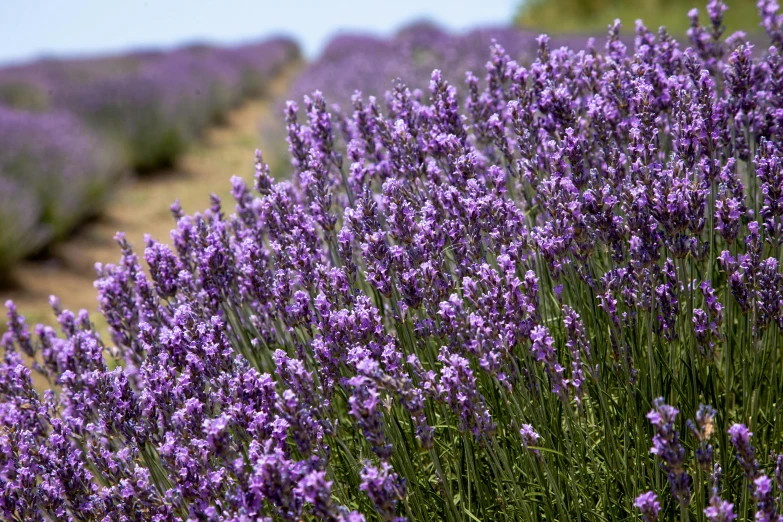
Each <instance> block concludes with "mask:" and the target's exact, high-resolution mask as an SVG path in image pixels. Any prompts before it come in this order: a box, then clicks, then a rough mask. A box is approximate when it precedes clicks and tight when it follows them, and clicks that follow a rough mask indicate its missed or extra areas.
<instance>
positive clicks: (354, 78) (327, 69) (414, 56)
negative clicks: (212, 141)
mask: <svg viewBox="0 0 783 522" xmlns="http://www.w3.org/2000/svg"><path fill="white" fill-rule="evenodd" d="M537 36H538V33H534V32H531V31H524V30H521V29H516V28H513V27H487V28H482V29H475V30H472V31H470V32H467V33H465V34H452V33H449V32H446V31H444V30H441V29H439V28H438V27H436V26H434V25H431V24H428V23H420V24H415V25H411V26H409V27H407V28H405V29H403V30H401V31H399V32H398V33H397V34H396V35H394V36H393V37H392V38H386V39H384V38H378V37H373V36H367V35H360V34H348V35H342V36H338V37H336V38H334V39H333V40H332V41H331V42H330V43H329V44H328V45H327V47H326V48H325V49H324V51H323V53H322V54H321V56H320V57H319V58H318V60H316V61H315V62H313V63H311V64H309V65H308V66H307V68H306V69H305V70H304V71H303V72H302V73H301V74H300V75H299V76H298V77H297V79H296V81H295V82H294V84H293V86H292V88H291V91H290V98H292V99H301V98H302V96H304V95H306V94H309V93H310V92H312V91H313V89H316V88H318V89H320V90H321V91H322V92H323V94H324V96H325V97H326V98H327V99H328V100H330V102H332V103H335V104H338V105H339V106H341V107H344V108H350V106H351V103H350V102H351V95H352V94H353V93H354V91H357V90H358V91H361V92H362V94H364V95H365V96H378V97H382V96H383V95H384V93H385V92H386V91H388V90H389V89H390V87H391V82H392V81H393V80H395V79H397V78H399V79H401V80H402V81H403V82H404V83H405V84H406V85H407V86H408V87H409V88H410V89H411V90H414V89H423V88H426V87H427V84H428V82H429V78H430V73H431V72H432V71H433V69H439V70H441V71H443V74H444V75H445V78H446V79H447V80H448V81H449V82H451V83H452V84H454V85H462V84H464V82H465V73H466V72H468V71H473V72H475V73H477V74H479V73H480V72H481V71H482V70H483V69H484V63H485V62H486V50H487V48H489V45H490V44H491V43H492V41H493V40H496V41H497V42H498V43H500V44H501V45H502V46H503V47H504V48H505V49H506V51H507V52H508V54H509V56H511V58H512V59H514V60H517V61H518V62H519V63H529V62H531V61H533V60H534V59H535V57H536V52H537V50H538V44H537V43H536V37H537ZM588 39H589V38H588V37H587V36H575V35H571V36H558V37H555V38H553V39H552V42H551V44H552V47H553V48H557V47H560V46H568V47H570V48H572V49H582V48H584V47H585V46H586V44H587V42H588Z"/></svg>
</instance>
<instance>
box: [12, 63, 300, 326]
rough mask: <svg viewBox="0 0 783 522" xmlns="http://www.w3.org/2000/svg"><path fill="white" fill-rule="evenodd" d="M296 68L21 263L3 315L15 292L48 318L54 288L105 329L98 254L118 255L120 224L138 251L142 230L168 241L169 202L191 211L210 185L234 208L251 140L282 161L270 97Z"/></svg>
mask: <svg viewBox="0 0 783 522" xmlns="http://www.w3.org/2000/svg"><path fill="white" fill-rule="evenodd" d="M294 72H295V70H294V68H291V69H290V70H289V71H287V72H285V73H283V74H281V75H280V76H278V78H276V79H275V80H273V82H272V84H271V85H270V88H269V92H268V93H267V95H266V96H265V97H264V98H262V99H256V100H251V101H248V102H247V103H245V104H244V105H242V106H241V107H239V108H238V109H236V110H235V111H233V112H232V113H231V114H229V116H228V118H227V121H226V123H225V124H223V125H221V126H218V127H214V128H212V129H210V130H209V131H208V132H207V133H206V135H205V136H204V137H203V139H202V140H201V141H200V142H199V143H197V144H196V145H194V146H193V147H192V149H191V151H189V152H188V153H186V154H185V155H184V157H183V158H182V159H181V161H179V162H178V165H177V166H176V168H174V169H172V170H171V171H166V172H159V173H153V174H149V175H146V176H144V177H143V178H141V179H137V180H135V181H133V182H129V183H128V185H127V186H123V187H121V188H120V189H119V190H118V191H117V194H116V195H115V196H114V199H113V200H112V201H111V202H110V203H109V205H108V206H107V208H106V210H105V211H104V212H103V214H102V215H101V216H100V217H99V218H97V219H96V220H94V221H92V222H90V223H87V224H86V225H84V226H83V227H82V228H81V229H80V230H79V231H78V232H77V233H76V234H75V235H74V236H73V237H71V238H70V239H68V240H67V241H65V242H63V243H61V244H59V245H57V246H55V247H54V248H53V250H52V253H51V255H50V256H48V257H47V258H46V259H44V260H35V261H26V262H24V263H22V264H21V265H20V266H19V267H18V268H17V269H16V270H15V272H14V274H15V275H14V279H15V280H16V281H17V284H16V287H15V288H13V289H11V290H0V307H1V308H2V309H3V317H2V319H0V322H2V323H3V324H4V323H5V317H4V315H5V307H4V306H2V303H5V301H6V300H8V299H13V300H14V302H15V303H16V304H17V306H18V307H19V309H20V311H21V312H22V313H23V314H24V315H25V316H26V317H27V321H28V324H31V325H32V324H36V323H39V322H42V323H46V324H53V323H54V317H53V314H52V312H51V309H50V308H49V304H48V301H49V296H50V295H56V296H58V297H59V298H60V302H61V304H62V306H63V307H64V308H67V309H70V310H73V311H77V310H79V309H82V308H83V309H86V310H88V311H89V312H90V315H91V316H92V317H93V321H95V322H96V325H97V326H98V327H99V328H100V329H103V327H104V325H103V324H101V317H100V316H99V314H97V313H95V312H96V310H97V300H96V293H95V289H94V288H93V281H94V279H95V269H94V266H95V263H96V262H101V263H116V262H117V261H118V260H119V256H120V254H119V248H118V246H117V244H116V243H115V242H114V235H115V234H116V232H117V231H123V232H125V234H126V236H127V238H128V240H129V241H130V243H131V245H132V246H133V247H134V249H135V250H136V252H137V253H138V254H140V255H141V254H142V253H143V251H144V240H143V238H144V234H150V235H151V236H152V237H153V238H155V239H157V240H158V241H162V242H167V243H168V242H170V237H169V232H170V230H171V229H172V228H173V226H174V221H173V218H172V217H171V214H170V212H169V206H170V205H171V203H173V202H174V200H175V199H179V200H180V203H181V205H182V208H183V209H184V211H185V212H186V213H193V212H196V211H200V210H203V209H205V208H207V207H208V206H209V194H210V193H215V194H217V195H219V196H220V197H221V198H222V199H223V201H224V202H225V205H226V210H227V211H228V210H229V209H233V203H232V201H233V199H232V198H231V196H230V189H231V185H230V183H229V180H230V178H231V176H234V175H237V176H241V177H243V178H245V179H246V180H248V181H250V180H252V177H253V160H254V150H255V149H256V148H260V149H261V150H262V151H263V152H264V156H265V159H266V160H267V162H269V164H270V166H271V167H272V169H273V170H272V172H273V173H274V172H281V168H282V169H285V167H284V164H283V162H284V161H285V147H286V145H285V140H284V135H283V130H284V123H283V120H282V114H277V110H278V108H279V107H278V106H277V105H276V103H275V100H277V99H278V98H279V96H281V95H283V94H284V93H285V92H286V89H287V87H288V85H289V83H290V80H291V78H292V76H293V74H294ZM261 122H264V123H263V124H262V123H261ZM261 125H263V128H261ZM0 329H2V328H0Z"/></svg>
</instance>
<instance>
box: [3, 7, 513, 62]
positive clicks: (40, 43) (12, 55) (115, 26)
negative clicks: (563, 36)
mask: <svg viewBox="0 0 783 522" xmlns="http://www.w3.org/2000/svg"><path fill="white" fill-rule="evenodd" d="M518 3H519V0H480V1H476V0H430V1H425V0H386V1H377V0H364V1H361V0H324V1H319V0H255V1H253V0H0V64H3V63H13V62H20V61H25V60H29V59H31V58H35V57H38V56H52V55H64V56H71V55H83V54H87V55H91V54H101V53H107V52H117V51H124V50H128V49H136V48H157V47H164V48H165V47H171V46H175V45H178V44H182V43H188V42H193V41H207V42H215V43H234V42H241V41H246V40H252V39H258V38H260V37H263V36H264V35H270V34H286V35H290V36H293V37H295V38H296V39H297V40H298V41H299V42H300V45H302V47H303V49H304V51H305V53H306V54H307V55H308V56H315V55H317V53H318V51H319V50H320V48H321V46H322V45H323V44H324V43H325V42H326V40H328V38H329V37H330V36H332V35H333V34H335V33H337V32H338V31H340V30H363V31H366V32H371V33H376V34H388V33H390V32H392V31H394V30H395V29H397V28H398V27H400V26H401V25H404V24H406V23H408V22H411V21H415V20H421V19H427V20H431V21H434V22H436V23H439V24H440V25H442V26H444V27H447V28H449V29H452V30H463V29H467V28H471V27H474V26H479V25H491V24H502V23H508V22H509V21H510V20H511V17H512V16H513V13H514V10H515V8H516V6H517V4H518Z"/></svg>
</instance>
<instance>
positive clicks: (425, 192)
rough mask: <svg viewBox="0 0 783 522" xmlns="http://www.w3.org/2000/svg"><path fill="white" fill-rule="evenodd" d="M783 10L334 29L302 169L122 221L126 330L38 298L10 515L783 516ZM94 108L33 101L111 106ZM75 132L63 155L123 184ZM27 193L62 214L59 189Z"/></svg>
mask: <svg viewBox="0 0 783 522" xmlns="http://www.w3.org/2000/svg"><path fill="white" fill-rule="evenodd" d="M758 12H759V24H760V28H761V29H762V30H763V31H764V34H765V36H764V37H763V38H761V37H758V36H757V37H755V38H754V40H753V41H754V44H750V43H748V37H747V35H746V34H745V33H742V32H735V33H731V34H728V33H727V31H726V30H725V24H724V21H725V20H726V19H727V17H730V16H731V11H730V10H727V6H726V4H724V3H723V2H721V1H719V0H711V1H710V2H709V3H708V4H707V5H706V9H704V8H701V9H694V10H691V11H690V12H688V13H683V16H684V17H686V19H687V20H688V23H689V27H690V29H689V30H688V32H687V36H686V37H685V38H678V37H675V36H673V35H671V34H669V33H668V32H667V30H666V29H665V28H661V29H657V30H653V29H652V28H648V27H646V26H645V25H644V24H643V23H642V22H641V21H639V22H637V23H636V24H635V26H633V29H634V33H633V36H632V37H629V36H628V35H627V34H625V33H622V32H621V23H620V21H619V20H617V21H614V22H613V23H610V24H609V26H608V33H607V34H606V35H604V36H601V37H594V38H589V39H588V38H582V37H577V36H570V37H566V36H556V37H552V38H550V37H548V36H546V35H540V36H539V35H533V34H528V33H525V32H521V31H517V30H514V29H497V30H495V29H484V30H476V31H473V32H466V33H464V34H462V35H456V34H451V33H448V32H445V31H441V30H439V29H437V28H436V27H434V26H430V25H424V24H419V25H415V26H411V27H409V28H408V29H405V30H403V31H400V32H398V33H397V34H396V35H394V36H392V37H391V38H389V39H382V38H370V37H363V36H347V35H343V36H341V37H338V38H337V39H335V40H333V41H332V43H331V44H330V45H329V46H327V47H326V49H325V51H324V52H323V54H322V55H321V56H320V57H319V58H318V59H317V60H315V61H313V62H311V63H308V64H305V65H304V68H303V70H302V71H301V72H300V73H299V74H298V76H296V77H295V79H294V80H293V82H292V84H291V85H290V87H289V90H288V93H289V97H290V98H292V100H291V101H288V102H287V104H286V105H285V109H284V110H282V111H280V112H282V114H279V115H278V121H277V125H278V126H279V129H281V131H283V132H285V134H286V136H287V143H288V160H289V166H288V167H281V166H279V165H275V168H274V169H273V168H270V165H268V164H267V162H266V160H265V155H264V152H263V151H260V150H256V151H255V156H253V151H252V150H249V151H248V166H251V165H252V166H253V169H254V176H253V181H252V183H247V182H246V181H245V180H244V179H243V178H242V177H239V176H235V177H233V178H231V179H230V180H226V183H227V186H229V185H228V184H229V183H230V188H231V192H230V194H231V198H230V200H228V198H222V199H221V198H220V197H219V196H217V195H212V196H211V197H210V198H209V199H208V200H206V199H205V201H204V205H205V207H206V208H205V210H203V211H202V212H197V213H192V214H191V213H187V212H185V211H184V210H183V208H182V205H181V204H180V203H179V202H178V201H173V204H172V205H171V207H170V213H171V215H172V217H173V220H172V230H171V234H170V238H166V237H151V236H148V237H146V238H145V240H144V245H132V244H131V243H130V242H129V240H128V238H127V236H126V235H125V234H123V233H121V232H120V233H118V234H117V235H116V237H115V240H116V242H117V244H118V251H117V252H118V258H119V260H118V261H117V262H114V263H100V262H99V263H97V264H96V266H95V268H96V272H97V279H96V281H95V284H94V291H95V293H96V295H97V302H98V313H99V316H100V321H101V322H102V324H105V325H106V327H105V330H104V329H103V328H98V327H97V326H96V317H97V316H92V317H91V315H90V313H89V312H88V311H86V310H81V311H73V312H72V311H69V310H66V309H64V307H63V306H62V305H61V302H60V300H59V299H58V298H57V297H55V296H53V297H52V298H51V299H50V306H51V308H52V310H53V313H54V316H55V317H56V321H57V328H53V327H51V326H47V325H44V324H40V325H33V324H28V322H27V321H26V320H25V318H24V315H23V314H24V310H20V309H18V307H17V306H16V305H15V304H14V303H13V302H10V301H9V302H8V303H6V307H7V309H8V323H7V333H5V334H4V335H3V336H2V341H1V344H2V347H3V349H4V359H3V361H2V363H0V427H1V428H0V486H2V487H1V488H0V518H2V519H3V520H9V521H28V520H31V521H50V520H52V521H55V520H56V521H60V520H63V521H65V520H67V521H71V520H74V521H93V520H94V521H118V522H119V521H156V522H163V521H174V520H188V521H210V522H212V521H216V522H217V521H219V522H246V521H255V520H260V521H291V522H298V521H303V520H325V521H334V522H359V521H383V522H403V521H410V522H413V521H430V520H445V521H450V522H469V521H484V520H487V521H494V520H502V521H512V520H513V521H516V520H521V521H538V520H547V521H625V520H640V521H641V520H643V521H645V522H656V521H668V520H680V521H689V520H695V521H703V522H707V521H708V522H731V521H735V520H737V521H750V520H755V521H757V522H783V405H782V404H781V399H782V398H783V377H782V376H783V336H782V334H781V330H782V329H783V271H782V269H781V266H780V264H781V262H783V250H782V248H781V245H783V13H781V12H780V9H779V7H778V5H777V2H776V1H775V0H759V1H758ZM752 29H753V28H748V30H749V31H751V30H752ZM760 42H763V43H760ZM224 63H225V62H223V61H221V64H224ZM212 74H213V73H210V77H211V75H212ZM215 74H216V73H215ZM216 96H217V97H218V98H220V96H218V95H217V94H216ZM88 98H89V97H88ZM97 98H98V99H100V97H97ZM54 103H55V106H56V102H54ZM218 105H219V104H218ZM228 105H231V103H227V106H228ZM76 106H77V105H70V107H76ZM161 106H162V107H169V106H170V105H169V104H168V103H162V105H161ZM11 113H12V111H10V110H9V114H11ZM69 114H70V113H64V114H60V113H59V112H56V111H44V112H42V113H33V112H30V113H24V115H23V116H18V113H13V117H18V118H20V119H19V120H18V121H19V123H14V127H13V128H19V129H21V128H27V127H24V126H23V124H24V125H29V126H30V128H33V125H32V124H29V123H28V122H29V121H32V120H33V119H35V118H55V117H58V118H62V121H61V122H60V123H59V124H61V125H74V126H76V125H79V126H82V125H83V126H84V128H85V129H91V128H94V127H91V126H92V125H94V123H91V121H93V120H91V118H90V116H89V114H90V113H89V111H87V112H79V111H78V110H74V114H82V115H84V114H87V116H80V117H78V118H75V119H73V120H71V119H68V118H66V116H68V115H69ZM7 118H11V116H8V117H7ZM164 119H166V118H164ZM9 121H10V120H9ZM96 121H97V120H96ZM167 121H168V120H167ZM151 125H152V128H154V129H158V123H154V124H151ZM74 128H75V127H74ZM30 132H33V131H30ZM85 132H86V131H85ZM10 134H14V135H16V134H17V133H14V132H11V133H10ZM68 134H69V136H71V138H74V137H78V134H77V133H76V132H71V133H68ZM120 134H121V135H126V134H125V133H124V131H123V132H122V133H120ZM143 134H144V136H148V134H147V133H146V132H145V133H143ZM19 139H20V140H21V141H20V142H19V144H20V145H18V146H17V147H14V148H13V149H11V150H12V151H16V150H18V149H22V148H23V145H24V144H26V143H29V142H35V143H39V141H38V140H31V139H24V138H19ZM77 143H78V142H77ZM192 143H196V142H192ZM56 145H57V146H55V145H52V146H51V147H48V148H44V149H42V152H38V151H35V152H34V153H31V156H33V157H35V158H41V159H42V160H43V159H47V161H48V158H49V157H50V156H51V157H53V158H55V159H54V160H52V161H58V162H60V163H59V164H60V165H68V166H70V165H78V169H80V170H79V171H80V172H81V171H90V172H94V173H95V174H94V175H92V177H91V178H90V179H93V178H94V179H95V180H97V181H96V183H97V182H98V181H100V180H104V179H107V180H108V179H113V178H110V177H106V178H104V177H102V176H104V174H102V173H104V172H106V173H112V172H114V171H113V170H112V169H113V168H114V166H113V165H114V164H112V163H109V162H108V160H107V163H92V164H88V165H87V166H82V163H80V162H81V161H85V160H86V159H87V157H86V155H85V154H76V153H74V150H76V147H77V145H71V144H70V143H68V144H65V145H62V146H60V144H59V143H58V144H56ZM194 146H195V145H194ZM50 149H51V151H50ZM88 149H89V150H96V147H94V146H93V147H88ZM97 149H99V150H104V149H103V148H97ZM106 150H108V149H106ZM145 150H146V149H145ZM62 151H66V152H67V153H70V154H74V155H73V156H72V157H69V156H67V155H66V154H65V153H64V152H62ZM2 157H3V156H2V155H0V165H4V163H1V162H2V161H3V160H2ZM77 159H78V160H79V161H76V160H77ZM8 164H13V162H11V161H9V162H8ZM126 166H127V164H126ZM74 168H76V167H74ZM63 172H69V171H67V170H64V171H63ZM110 175H111V174H106V176H110ZM2 179H3V178H0V180H2ZM24 179H25V180H28V179H34V177H32V176H27V177H25V178H24ZM7 183H8V187H12V188H9V189H7V190H9V191H10V190H15V191H16V190H19V189H18V188H17V186H22V185H21V184H20V181H19V180H18V179H15V178H9V181H8V182H7ZM12 183H16V184H17V185H12ZM104 183H109V182H104ZM69 185H71V184H69ZM3 186H4V185H3V184H2V183H0V202H2V203H4V206H3V207H2V208H3V209H6V208H7V209H9V210H8V215H9V216H10V217H9V218H4V217H0V219H9V220H12V221H9V222H14V223H17V222H18V223H19V224H20V225H19V226H21V227H26V228H24V229H22V230H23V231H22V232H19V233H18V234H19V237H30V238H33V239H35V238H36V237H37V236H36V235H35V234H33V233H28V232H25V231H26V230H33V231H36V232H35V233H38V232H37V230H38V228H37V227H36V225H35V224H36V223H40V222H41V221H40V218H39V221H36V220H35V219H33V218H30V217H28V214H29V213H32V214H33V215H39V216H40V215H53V216H56V215H57V214H56V212H58V211H59V210H58V208H59V207H57V206H53V207H52V209H51V210H47V211H44V210H38V209H39V207H36V206H35V205H42V206H41V207H40V208H46V207H45V205H46V204H47V201H48V200H47V199H45V198H44V197H43V196H41V195H40V194H41V192H35V191H34V189H31V190H30V192H29V194H28V196H26V197H28V198H29V200H23V199H21V198H7V200H3V199H2V198H3V196H2V194H3V192H2V187H3ZM25 186H26V185H25ZM49 188H51V187H49ZM20 193H21V192H20ZM74 197H77V196H74ZM175 197H176V195H175V194H172V200H174V198H175ZM55 199H56V198H55ZM63 199H65V198H63ZM6 201H7V203H6ZM56 202H57V204H63V205H65V203H64V202H61V201H60V200H57V201H56ZM30 209H33V211H34V212H33V211H30ZM36 212H38V213H39V214H35V213H36ZM46 212H49V213H50V214H46ZM40 213H43V214H40ZM17 216H18V217H17ZM60 222H61V220H60V219H57V218H53V220H52V223H53V224H55V225H56V224H59V223H60ZM31 223H32V224H31ZM0 224H2V221H0ZM52 226H54V225H52ZM2 230H5V227H3V228H2ZM3 233H5V232H3ZM47 233H50V234H57V231H56V230H52V231H51V232H47ZM3 237H5V236H2V235H0V238H3ZM9 237H11V238H12V239H11V240H10V244H15V241H14V240H13V237H15V236H9ZM36 240H37V241H45V239H43V237H42V239H36ZM40 383H44V384H43V386H42V385H40Z"/></svg>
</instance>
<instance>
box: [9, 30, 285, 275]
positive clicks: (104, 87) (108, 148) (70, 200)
mask: <svg viewBox="0 0 783 522" xmlns="http://www.w3.org/2000/svg"><path fill="white" fill-rule="evenodd" d="M297 55H298V50H297V47H296V45H295V44H294V43H292V42H290V41H287V40H282V39H278V40H270V41H267V42H264V43H261V44H254V45H247V46H243V47H239V48H235V49H221V48H211V47H192V48H186V49H180V50H176V51H172V52H168V53H138V54H131V55H126V56H119V57H110V58H98V59H90V60H69V61H57V60H45V61H41V62H37V63H33V64H30V65H23V66H17V67H11V68H7V69H3V70H0V201H2V202H3V205H1V206H0V274H2V273H7V271H8V267H9V266H10V265H11V264H12V263H13V262H14V261H15V260H17V259H19V258H20V257H22V256H24V255H26V254H28V253H30V252H32V251H35V250H36V249H37V248H39V247H41V246H42V245H44V244H45V243H46V242H48V241H51V240H53V239H57V238H59V237H61V236H62V235H63V234H65V233H67V232H68V231H70V230H71V229H72V228H73V226H74V225H75V224H76V223H78V222H79V221H80V220H82V219H84V217H85V216H88V215H90V214H91V213H94V212H95V211H96V210H97V209H98V208H99V207H100V205H101V204H102V203H103V201H104V200H105V198H106V196H107V194H108V193H109V191H110V189H111V188H112V187H113V186H114V185H115V184H116V183H117V181H118V180H119V178H120V177H121V176H122V175H123V174H124V173H126V172H128V171H129V170H131V169H134V170H146V169H152V168H157V167H160V166H165V165H167V164H170V163H172V162H173V161H174V159H175V158H176V157H177V156H178V155H179V154H180V153H181V152H182V151H183V150H184V149H185V147H187V145H188V144H189V143H191V142H192V140H193V139H194V137H195V136H197V135H198V133H199V132H201V131H202V130H203V129H204V128H205V127H206V126H207V125H209V124H210V123H212V122H214V121H215V120H216V119H218V118H220V117H221V116H223V115H224V114H225V113H226V112H227V111H228V110H229V109H230V108H231V107H233V106H235V105H236V104H237V103H238V102H239V101H240V100H242V99H244V98H245V97H247V96H250V95H254V94H258V93H260V92H261V91H262V89H263V88H264V85H265V82H267V81H268V80H269V79H270V78H271V77H272V76H274V75H275V74H276V72H277V71H278V70H279V69H280V68H281V67H282V66H283V65H285V64H286V63H288V62H290V61H292V60H293V59H295V58H296V57H297Z"/></svg>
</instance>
